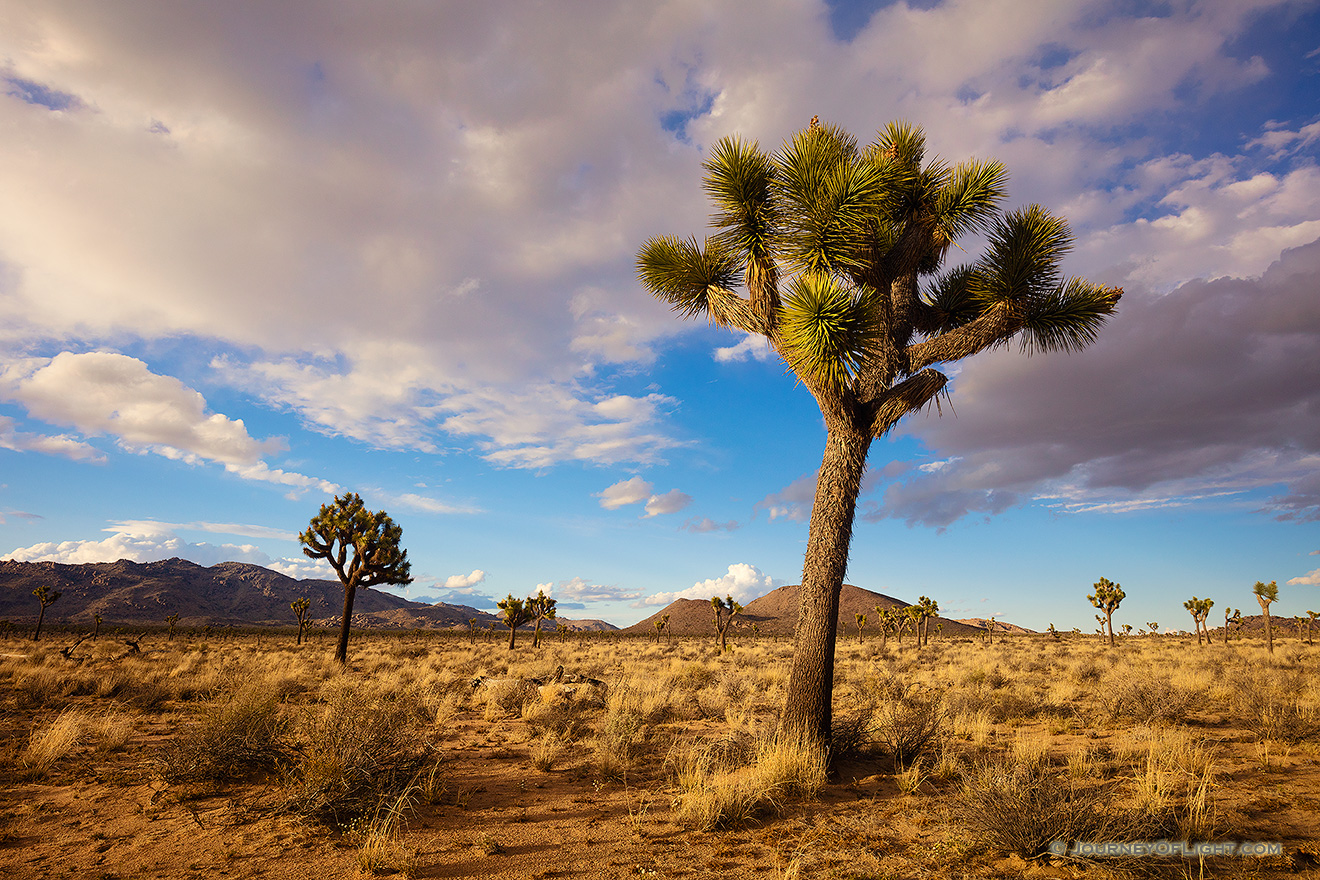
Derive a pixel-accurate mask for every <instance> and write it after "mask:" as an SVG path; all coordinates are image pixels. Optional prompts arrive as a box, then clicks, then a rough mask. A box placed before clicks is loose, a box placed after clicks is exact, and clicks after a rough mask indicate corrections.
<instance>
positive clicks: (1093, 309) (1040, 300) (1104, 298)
mask: <svg viewBox="0 0 1320 880" xmlns="http://www.w3.org/2000/svg"><path fill="white" fill-rule="evenodd" d="M1070 250H1072V233H1071V232H1070V231H1069V229H1068V223H1067V221H1065V220H1064V219H1063V218H1061V217H1055V216H1054V215H1053V214H1051V213H1050V212H1049V211H1046V210H1045V209H1044V208H1042V207H1040V206H1039V205H1031V206H1029V207H1027V208H1024V209H1021V210H1018V211H1011V212H1009V213H1008V214H1006V215H1005V216H1004V217H1003V218H1001V219H1000V220H998V221H997V222H996V223H995V224H994V226H993V228H992V229H991V232H990V236H989V242H988V245H987V248H986V254H985V256H984V257H983V258H982V259H981V260H980V261H979V262H978V264H977V266H976V270H975V272H974V273H973V274H972V275H971V276H969V277H968V279H967V286H968V289H969V292H970V293H971V295H972V297H973V299H975V300H976V302H977V303H978V304H979V305H980V306H981V309H982V311H985V310H988V309H989V308H991V307H993V306H996V305H998V306H1003V307H1004V308H1006V309H1008V311H1009V313H1010V314H1011V315H1012V317H1013V319H1014V322H1015V323H1016V324H1018V325H1019V326H1020V328H1021V332H1022V347H1023V349H1024V350H1025V351H1027V352H1028V353H1034V352H1043V351H1077V350H1080V349H1082V348H1085V347H1086V346H1087V345H1090V344H1091V343H1092V342H1093V341H1095V338H1096V334H1097V333H1098V332H1099V330H1100V326H1101V325H1102V324H1103V323H1104V320H1105V318H1107V317H1108V316H1109V315H1110V314H1112V313H1113V311H1114V307H1115V306H1116V305H1117V303H1118V299H1119V297H1120V296H1121V295H1122V291H1121V290H1118V289H1115V288H1105V287H1100V286H1098V285H1095V284H1091V283H1089V282H1087V281H1083V280H1082V279H1079V278H1064V277H1063V275H1062V273H1061V271H1060V269H1059V264H1060V262H1061V261H1062V260H1063V257H1064V256H1065V255H1066V254H1067V253H1068V252H1069V251H1070Z"/></svg>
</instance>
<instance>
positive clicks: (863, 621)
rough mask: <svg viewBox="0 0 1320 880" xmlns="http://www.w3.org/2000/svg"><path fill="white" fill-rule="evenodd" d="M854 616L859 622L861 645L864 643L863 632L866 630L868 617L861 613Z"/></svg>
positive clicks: (858, 635) (859, 642)
mask: <svg viewBox="0 0 1320 880" xmlns="http://www.w3.org/2000/svg"><path fill="white" fill-rule="evenodd" d="M853 616H854V617H855V618H856V620H857V644H859V645H860V644H861V643H862V630H863V629H865V628H866V615H865V614H863V613H862V612H860V611H859V612H857V613H856V614H855V615H853Z"/></svg>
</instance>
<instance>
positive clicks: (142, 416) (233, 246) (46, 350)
mask: <svg viewBox="0 0 1320 880" xmlns="http://www.w3.org/2000/svg"><path fill="white" fill-rule="evenodd" d="M34 5H35V6H36V7H37V8H32V7H33V6H34ZM1318 74H1320V5H1317V3H1314V2H1271V0H1258V2H1237V3H1204V4H1202V3H1189V2H1171V3H1132V2H1051V3H1027V2H1020V0H975V2H972V0H968V2H943V3H931V2H921V3H910V4H909V3H903V2H898V3H876V2H866V3H855V4H849V3H826V4H821V3H817V2H812V0H775V2H766V3H758V4H746V3H734V2H727V3H722V2H712V3H701V4H691V3H669V2H646V3H627V2H599V3H597V2H584V3H573V4H545V5H531V4H523V3H516V2H511V3H483V4H473V3H461V2H454V3H436V4H429V5H426V6H424V7H421V8H419V7H417V6H416V5H415V4H402V3H400V4H394V3H390V2H382V3H376V4H372V5H371V6H370V9H369V10H368V9H367V8H366V7H363V8H362V9H361V10H359V11H354V10H352V9H347V10H346V9H344V8H339V9H337V10H336V11H335V12H334V13H333V14H327V13H326V11H325V8H324V7H323V6H322V5H320V4H314V3H310V2H306V3H304V2H289V3H283V4H280V5H279V7H278V10H275V9H273V8H272V7H270V6H269V5H267V4H244V3H229V4H219V5H216V4H209V5H203V6H194V5H180V4H170V3H159V2H154V3H153V2H132V0H126V2H122V3H116V4H114V5H113V8H112V7H109V6H106V5H105V4H100V3H76V2H69V3H43V4H21V3H2V4H0V192H2V193H4V198H3V199H2V200H0V554H5V555H7V556H8V557H9V558H14V559H31V560H36V559H52V560H57V561H62V562H93V561H105V560H114V559H118V558H128V559H134V560H138V561H149V560H153V559H161V558H168V557H171V556H182V557H185V558H188V559H193V560H196V561H198V562H200V563H203V564H213V563H215V562H219V561H223V560H227V559H238V560H242V561H249V562H256V563H259V564H263V565H268V566H271V567H273V568H276V569H279V570H281V571H284V572H286V573H289V574H292V575H295V576H323V575H324V574H326V572H325V571H323V570H320V569H318V568H317V567H316V566H315V565H313V564H312V563H311V562H310V560H307V559H305V558H304V557H302V556H301V554H300V552H299V548H298V544H297V539H296V535H297V532H298V531H299V530H301V529H302V528H305V527H306V524H307V522H308V520H309V519H310V517H311V516H312V515H313V514H314V513H315V511H316V509H317V508H318V506H319V505H320V504H321V503H322V502H323V501H325V500H327V499H328V498H329V497H330V496H331V495H332V494H334V493H336V492H342V491H345V490H352V491H356V492H359V493H361V494H362V495H363V496H364V498H365V499H366V500H367V502H368V504H369V505H371V506H372V507H373V508H384V509H385V510H387V511H388V512H389V513H390V514H391V515H392V516H393V517H394V518H395V519H396V521H398V522H399V523H400V524H401V525H402V527H403V531H404V542H405V545H406V547H407V549H408V551H409V556H410V558H411V559H412V561H413V570H414V574H415V575H416V576H417V579H416V582H415V583H414V584H413V585H412V586H411V587H409V588H408V590H407V591H406V593H407V594H408V595H410V596H413V597H432V598H442V599H446V600H449V601H457V602H462V603H464V604H469V605H473V606H476V607H480V608H490V607H491V606H492V604H493V600H494V598H496V597H502V596H504V595H505V594H506V593H510V592H512V593H514V594H515V595H527V594H529V593H535V591H536V589H537V588H538V587H543V588H546V589H547V590H548V591H549V592H550V593H551V594H552V595H554V596H555V597H556V598H557V599H558V600H559V602H560V607H561V609H562V610H563V613H564V614H565V616H571V617H600V618H604V619H607V620H610V621H611V622H614V623H617V624H620V625H624V624H628V623H631V622H634V621H636V620H639V619H641V618H643V617H645V616H647V615H649V614H651V613H653V612H654V611H655V610H658V608H659V607H661V606H662V605H663V604H665V603H667V602H668V601H670V600H672V599H673V598H675V597H677V596H691V597H696V598H707V597H709V596H710V595H712V594H714V593H716V592H718V593H720V594H724V593H727V592H732V593H733V594H734V595H735V596H737V597H739V598H741V599H744V600H746V599H749V598H751V597H753V596H756V595H759V594H761V593H764V592H766V591H767V590H768V589H769V588H771V587H773V586H778V585H781V584H786V583H795V582H796V581H797V579H798V577H799V574H800V572H801V566H802V554H803V551H804V549H805V541H806V516H807V514H808V512H809V506H810V499H811V493H812V487H813V484H814V475H815V469H816V466H817V464H818V463H819V460H820V455H821V451H822V449H823V442H824V428H823V425H822V423H821V420H820V417H819V415H818V412H817V410H816V408H815V404H814V402H813V401H812V400H811V398H810V396H809V395H808V394H807V393H806V392H805V390H803V389H802V388H799V387H795V385H794V382H793V380H792V378H791V376H789V375H787V374H786V372H785V369H784V366H783V365H782V363H779V362H777V361H775V360H773V359H768V358H767V357H766V356H765V351H764V350H763V349H760V348H758V347H757V346H755V345H753V344H751V343H750V342H749V341H748V340H746V339H744V338H742V337H741V336H740V335H736V334H730V333H727V332H724V331H718V330H715V329H712V328H710V327H707V326H705V325H703V324H700V323H696V322H683V321H680V320H679V319H678V318H677V317H676V316H674V315H672V314H670V313H669V312H667V311H666V309H665V308H664V307H663V306H662V305H661V304H659V303H657V302H655V301H653V300H651V299H650V298H649V297H648V296H647V295H646V294H645V293H644V292H643V291H642V289H641V288H640V286H639V285H638V283H637V282H636V280H635V277H634V268H633V261H634V255H635V253H636V251H637V248H638V247H639V246H640V244H641V243H642V242H643V241H645V240H646V239H647V238H648V237H650V236H653V235H662V234H679V235H689V234H701V233H702V232H703V231H704V230H705V228H706V226H705V224H706V219H707V214H708V206H707V205H706V203H705V202H704V199H703V196H702V192H701V186H700V178H701V161H702V159H703V157H704V156H705V154H706V150H707V149H708V148H709V146H710V145H711V144H713V143H714V142H715V141H716V140H717V139H718V138H720V137H722V136H725V135H729V134H740V135H742V136H744V137H747V138H751V139H756V140H758V141H759V142H760V143H761V144H762V145H763V146H765V147H767V148H774V147H775V146H777V145H778V144H779V143H780V142H781V141H782V139H783V138H784V137H785V136H786V135H788V134H789V133H791V132H792V131H794V130H796V129H798V128H801V127H802V126H804V125H805V124H806V123H807V121H808V120H809V119H810V118H811V117H812V116H813V115H819V116H820V117H821V119H822V120H824V121H828V122H831V123H835V124H839V125H842V126H844V127H846V128H848V129H849V130H851V131H853V132H855V133H857V134H858V135H859V137H862V138H863V139H865V138H868V137H870V136H871V133H872V132H874V131H875V130H876V129H878V128H880V127H882V126H883V125H884V124H886V123H887V122H889V121H890V120H893V119H898V118H902V119H907V120H910V121H912V122H915V123H917V124H920V125H922V126H923V127H924V128H925V129H926V132H927V135H928V141H929V144H930V148H931V150H932V151H934V152H937V153H939V154H940V155H941V156H944V157H946V158H949V159H951V160H955V161H956V160H961V159H964V158H967V157H969V156H978V157H987V156H993V157H996V158H999V159H1001V160H1002V161H1004V162H1005V163H1006V165H1007V166H1008V168H1009V171H1010V175H1011V178H1010V193H1011V195H1010V202H1011V205H1021V204H1026V203H1029V202H1033V201H1035V202H1040V203H1042V204H1044V205H1046V206H1048V207H1050V208H1051V209H1053V210H1055V211H1057V212H1059V213H1061V214H1062V215H1064V216H1066V217H1068V218H1069V220H1070V221H1071V223H1072V226H1073V231H1074V233H1075V234H1076V238H1077V244H1076V248H1075V250H1074V252H1073V254H1072V255H1071V256H1070V258H1069V260H1068V262H1067V265H1066V267H1065V268H1066V270H1067V271H1068V272H1069V273H1072V274H1078V275H1082V276H1085V277H1087V278H1089V279H1091V280H1093V281H1096V282H1100V283H1104V284H1110V285H1119V286H1122V287H1124V288H1125V290H1126V295H1125V297H1124V299H1123V302H1122V307H1121V309H1120V312H1119V314H1118V316H1117V317H1116V318H1115V319H1114V320H1113V321H1111V322H1110V324H1109V325H1108V326H1107V327H1106V329H1105V331H1104V333H1103V334H1102V338H1101V340H1100V341H1099V342H1098V343H1097V344H1096V345H1095V346H1093V347H1092V348H1090V349H1088V350H1087V351H1086V352H1084V353H1082V354H1079V355H1073V356H1068V357H1064V356H1048V357H1036V358H1031V359H1026V358H1023V357H1022V356H1021V355H1020V354H1018V353H1017V352H1016V351H1015V350H1010V351H996V352H991V353H987V354H983V355H979V356H977V357H976V358H973V359H970V360H968V361H966V362H963V363H960V364H958V365H956V366H955V367H953V368H952V369H951V375H952V376H953V382H952V384H951V389H952V391H951V402H952V404H953V407H952V412H950V410H949V408H948V407H945V408H944V412H943V414H942V415H940V414H937V413H930V414H918V415H916V416H914V417H910V418H909V419H908V420H907V421H906V422H904V423H903V424H902V425H901V426H900V429H899V430H898V431H897V432H896V433H895V434H894V436H892V437H890V438H886V439H885V440H882V441H879V442H877V443H876V444H875V446H874V447H873V449H872V453H871V459H870V463H871V468H872V470H871V472H870V474H869V475H868V478H867V482H866V486H865V493H864V495H863V497H862V500H861V503H860V504H859V509H858V517H859V518H858V523H857V528H856V531H855V537H854V544H853V553H852V557H851V564H850V570H849V580H850V582H852V583H856V584H858V585H859V586H863V587H866V588H868V589H873V590H877V591H880V592H884V593H888V594H890V595H893V596H896V597H899V598H902V599H907V600H915V599H916V597H917V596H918V595H928V596H931V597H932V598H934V599H936V600H937V601H938V602H939V603H940V605H941V607H942V608H943V609H944V611H945V612H946V613H947V614H949V615H950V616H955V617H971V616H977V617H986V616H990V615H992V614H994V615H999V616H1001V617H1002V618H1003V619H1005V620H1010V621H1014V622H1017V623H1021V624H1023V625H1026V626H1030V627H1033V628H1038V629H1043V628H1044V627H1045V626H1047V625H1048V624H1049V623H1051V622H1052V623H1054V624H1055V625H1056V626H1059V627H1061V628H1072V627H1074V626H1076V627H1081V628H1082V629H1084V630H1089V629H1092V628H1093V627H1094V623H1093V621H1092V615H1093V613H1094V609H1092V608H1091V607H1090V605H1089V603H1087V601H1086V598H1085V596H1086V593H1087V592H1089V591H1090V590H1091V585H1092V584H1093V583H1094V582H1095V581H1097V580H1098V579H1099V578H1100V577H1101V576H1104V577H1108V578H1109V579H1110V580H1113V581H1117V582H1120V583H1122V584H1123V586H1124V588H1125V590H1126V591H1127V594H1128V598H1127V599H1126V601H1125V602H1124V604H1123V606H1122V608H1121V609H1120V611H1119V613H1118V614H1117V616H1116V617H1117V620H1118V622H1127V623H1132V624H1133V625H1134V626H1144V625H1145V624H1146V623H1147V622H1149V621H1152V620H1154V621H1159V622H1160V624H1161V626H1162V628H1164V629H1168V628H1170V627H1183V626H1184V620H1183V619H1184V618H1186V617H1188V615H1187V614H1186V612H1185V611H1184V610H1183V608H1182V603H1183V601H1184V600H1185V599H1187V598H1189V597H1191V596H1192V595H1194V594H1195V595H1197V596H1210V597H1211V598H1214V599H1215V600H1216V602H1217V610H1216V611H1215V612H1213V613H1212V619H1213V618H1214V616H1215V615H1217V614H1218V608H1222V607H1223V606H1224V605H1231V606H1233V607H1241V608H1242V609H1243V611H1244V613H1253V612H1255V611H1256V610H1257V608H1256V607H1255V603H1254V601H1253V600H1252V597H1251V595H1250V589H1251V585H1252V584H1253V583H1254V582H1255V581H1256V580H1258V579H1259V580H1266V581H1269V580H1277V581H1278V583H1279V584H1280V600H1279V603H1278V604H1277V605H1276V606H1275V612H1276V613H1279V614H1283V615H1295V614H1300V613H1302V612H1303V611H1304V610H1306V609H1308V608H1309V609H1316V608H1317V607H1320V596H1317V595H1316V593H1317V590H1320V525H1318V520H1320V296H1317V291H1316V281H1315V279H1316V278H1317V277H1318V276H1320V207H1317V206H1320V168H1318V167H1317V144H1320V102H1317V100H1316V97H1315V96H1316V95H1317V94H1320V76H1318ZM963 244H964V247H966V248H967V249H968V250H969V251H971V252H973V253H975V246H976V243H975V242H974V241H969V242H964V243H963Z"/></svg>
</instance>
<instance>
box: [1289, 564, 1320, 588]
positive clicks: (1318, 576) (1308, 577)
mask: <svg viewBox="0 0 1320 880" xmlns="http://www.w3.org/2000/svg"><path fill="white" fill-rule="evenodd" d="M1288 583H1289V584H1291V585H1293V586H1311V587H1316V586H1320V568H1317V569H1315V570H1314V571H1308V572H1307V573H1306V574H1304V575H1299V576H1298V577H1295V578H1290V579H1289V580H1288Z"/></svg>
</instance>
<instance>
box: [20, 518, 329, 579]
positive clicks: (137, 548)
mask: <svg viewBox="0 0 1320 880" xmlns="http://www.w3.org/2000/svg"><path fill="white" fill-rule="evenodd" d="M105 531H106V532H109V533H110V535H109V537H106V538H103V539H102V540H99V541H91V540H77V541H58V542H56V541H50V542H44V543H40V544H33V545H32V546H30V547H19V548H16V549H14V550H12V551H10V552H9V553H8V554H6V555H5V556H4V558H5V559H13V560H16V561H19V562H60V563H65V564H68V565H80V564H83V563H89V562H116V561H118V560H120V559H127V560H129V561H130V562H159V561H160V560H162V559H173V558H175V557H179V558H181V559H187V560H190V561H192V562H196V563H197V564H198V565H205V566H210V565H216V564H217V563H221V562H248V563H252V564H253V565H261V566H264V567H266V568H269V569H271V570H272V571H278V572H279V573H281V574H284V575H287V576H289V577H293V578H318V579H325V578H329V579H334V577H335V574H334V570H333V569H331V568H330V566H329V565H328V564H326V562H325V561H324V560H315V561H313V560H310V559H305V558H302V557H294V558H273V557H271V556H270V555H268V554H267V553H266V552H264V551H263V550H262V549H261V548H259V547H257V546H255V545H253V544H230V543H224V544H211V543H207V542H205V541H202V542H192V541H187V540H185V539H184V538H182V537H180V536H179V535H178V534H177V533H178V532H180V531H202V532H214V533H217V534H228V535H243V536H247V537H253V538H268V539H274V540H281V541H289V540H297V536H295V535H292V534H290V533H288V532H285V531H283V530H281V529H273V528H270V527H268V526H259V525H250V524H247V523H211V522H189V523H169V522H161V521H158V520H123V521H120V522H115V523H111V525H110V526H109V527H108V528H106V529H105Z"/></svg>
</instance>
